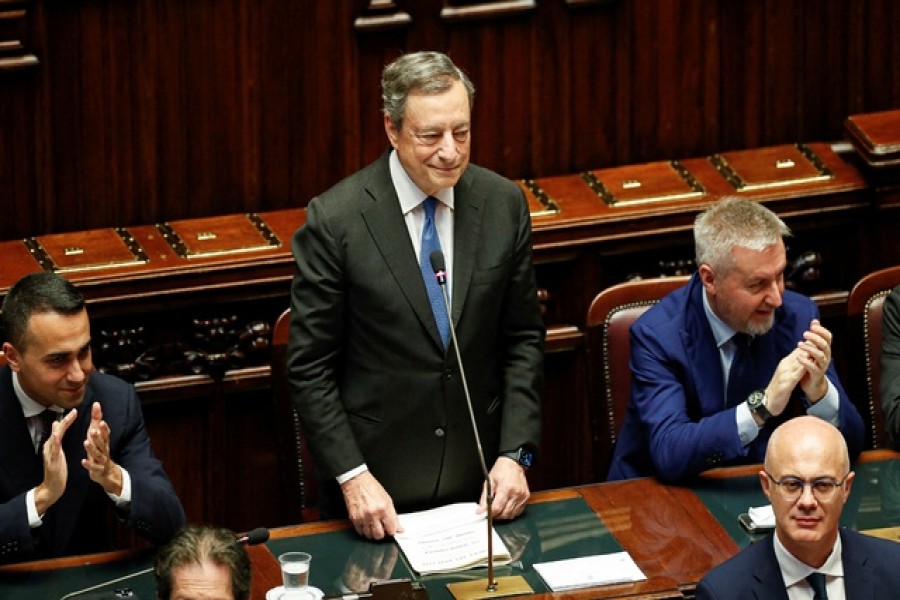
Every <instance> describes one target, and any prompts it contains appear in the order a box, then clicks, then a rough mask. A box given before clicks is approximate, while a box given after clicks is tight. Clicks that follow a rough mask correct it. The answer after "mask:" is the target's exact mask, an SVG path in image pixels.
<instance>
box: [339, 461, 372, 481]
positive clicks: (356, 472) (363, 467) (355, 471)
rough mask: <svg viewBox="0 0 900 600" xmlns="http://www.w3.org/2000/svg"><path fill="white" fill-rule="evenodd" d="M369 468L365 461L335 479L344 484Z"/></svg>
mask: <svg viewBox="0 0 900 600" xmlns="http://www.w3.org/2000/svg"><path fill="white" fill-rule="evenodd" d="M368 470H369V467H368V466H366V463H363V464H361V465H359V466H358V467H356V468H355V469H350V470H349V471H347V472H346V473H344V474H342V475H338V476H337V477H336V478H335V479H337V482H338V485H343V484H344V483H346V482H348V481H350V480H351V479H353V478H354V477H356V476H357V475H359V474H360V473H365V472H366V471H368Z"/></svg>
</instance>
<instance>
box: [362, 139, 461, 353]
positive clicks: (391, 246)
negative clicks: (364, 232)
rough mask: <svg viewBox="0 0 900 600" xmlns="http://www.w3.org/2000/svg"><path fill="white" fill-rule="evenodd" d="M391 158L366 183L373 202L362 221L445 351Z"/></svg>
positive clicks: (398, 283) (401, 286)
mask: <svg viewBox="0 0 900 600" xmlns="http://www.w3.org/2000/svg"><path fill="white" fill-rule="evenodd" d="M388 156H389V154H385V155H384V156H382V157H381V159H380V164H379V168H377V169H375V170H374V171H373V175H372V177H371V178H370V179H369V181H367V182H366V191H367V192H368V194H369V196H370V198H371V199H372V202H371V203H370V204H369V205H368V206H364V207H363V209H362V218H363V220H364V221H365V222H366V226H367V227H368V229H369V233H370V235H371V236H372V239H373V240H374V242H375V245H376V246H378V250H379V252H380V253H381V256H382V258H383V259H384V262H385V264H386V265H387V268H388V270H389V271H390V273H391V276H392V277H393V278H394V281H395V282H396V283H397V286H398V287H399V288H400V291H401V292H402V293H403V295H404V296H405V297H406V299H407V301H408V302H409V305H410V306H411V307H412V310H413V312H415V314H416V316H417V317H418V319H419V321H420V322H421V323H422V326H423V327H425V329H426V330H427V331H428V334H429V336H430V337H431V338H432V341H433V342H434V343H435V344H436V345H437V346H438V347H439V348H443V342H442V341H441V336H440V333H439V332H438V329H437V324H436V323H435V321H434V314H433V313H432V312H431V303H430V302H429V301H428V293H427V292H426V291H425V282H424V281H422V272H421V270H420V268H419V264H418V262H417V261H416V253H415V248H413V246H412V243H411V242H410V239H409V231H408V230H407V228H406V222H405V221H404V220H403V213H402V212H401V210H400V200H399V198H397V191H396V190H395V189H394V184H393V183H392V182H391V174H390V168H389V166H388ZM454 289H455V288H454Z"/></svg>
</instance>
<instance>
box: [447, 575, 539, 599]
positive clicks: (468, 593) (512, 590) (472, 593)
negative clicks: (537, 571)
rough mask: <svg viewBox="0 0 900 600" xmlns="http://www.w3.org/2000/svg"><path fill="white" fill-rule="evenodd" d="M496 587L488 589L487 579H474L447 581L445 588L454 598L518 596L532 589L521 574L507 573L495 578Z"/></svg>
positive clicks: (531, 591) (532, 591) (528, 592)
mask: <svg viewBox="0 0 900 600" xmlns="http://www.w3.org/2000/svg"><path fill="white" fill-rule="evenodd" d="M495 581H496V583H497V589H495V590H494V591H488V589H487V588H488V580H487V579H476V580H474V581H459V582H457V583H448V584H447V589H448V590H450V593H451V594H452V595H453V597H454V598H456V600H477V599H479V598H502V597H503V596H518V595H519V594H531V593H534V590H533V589H531V586H530V585H528V582H527V581H525V578H524V577H522V576H521V575H509V576H507V577H497V578H496V580H495Z"/></svg>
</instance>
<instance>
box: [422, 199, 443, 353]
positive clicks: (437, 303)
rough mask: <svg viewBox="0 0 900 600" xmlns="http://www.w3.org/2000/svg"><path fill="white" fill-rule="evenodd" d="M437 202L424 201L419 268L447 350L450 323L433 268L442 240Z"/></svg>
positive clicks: (433, 200)
mask: <svg viewBox="0 0 900 600" xmlns="http://www.w3.org/2000/svg"><path fill="white" fill-rule="evenodd" d="M437 202H438V201H437V199H436V198H433V197H431V196H429V197H428V198H425V200H424V201H422V208H424V209H425V226H424V227H423V228H422V248H421V252H420V253H419V263H420V264H419V266H420V267H421V269H422V278H423V279H424V280H425V289H426V290H427V291H428V300H429V301H430V302H431V312H433V313H434V320H435V322H436V323H437V327H438V331H439V332H440V334H441V341H442V342H443V343H444V348H445V349H446V348H447V344H448V341H449V340H450V321H449V320H448V318H447V309H446V308H445V306H444V295H443V293H442V292H441V286H440V285H439V284H438V282H437V277H435V276H434V269H432V268H431V253H432V252H434V251H435V250H440V249H441V240H440V239H438V235H437V228H436V227H435V225H434V211H435V209H436V208H437Z"/></svg>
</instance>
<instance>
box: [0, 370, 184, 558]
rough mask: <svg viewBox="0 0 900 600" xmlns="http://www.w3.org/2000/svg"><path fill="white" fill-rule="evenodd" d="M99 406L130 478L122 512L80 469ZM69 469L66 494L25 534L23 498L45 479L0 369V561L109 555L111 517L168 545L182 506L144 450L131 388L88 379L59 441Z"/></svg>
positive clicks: (7, 376) (108, 379)
mask: <svg viewBox="0 0 900 600" xmlns="http://www.w3.org/2000/svg"><path fill="white" fill-rule="evenodd" d="M94 402H99V403H100V405H101V407H102V408H103V419H104V420H105V421H106V422H107V423H108V424H109V428H110V454H111V456H112V458H113V460H114V461H115V462H116V463H118V464H119V465H120V466H121V467H122V468H123V469H125V470H127V471H128V473H129V475H130V476H131V495H132V498H131V505H130V508H129V510H128V511H125V512H122V511H118V510H116V509H115V505H114V503H113V502H112V500H110V498H109V496H107V494H106V492H104V491H103V488H101V487H100V486H99V485H97V484H96V483H94V482H92V481H91V480H90V477H88V473H87V471H86V470H85V469H84V467H82V466H81V459H82V458H84V447H83V446H82V443H83V442H84V439H85V436H86V434H87V429H88V426H89V425H90V421H91V410H90V407H91V405H92V404H93V403H94ZM63 451H64V452H65V454H66V462H67V463H68V466H69V478H68V482H67V484H66V491H65V492H64V493H63V495H62V497H60V499H59V500H58V501H57V502H56V504H54V505H53V506H51V507H50V509H49V510H48V511H47V514H46V515H44V519H43V524H42V525H41V526H40V527H37V528H35V529H31V528H30V527H29V526H28V514H27V510H26V508H25V494H26V493H27V492H28V490H30V489H31V488H33V487H35V486H36V485H38V484H39V483H40V482H41V481H42V480H43V477H44V474H43V464H42V461H41V457H39V456H38V455H37V454H36V453H35V451H34V444H33V442H32V440H31V436H30V435H29V434H28V425H27V423H26V421H25V417H24V415H23V414H22V407H21V405H20V404H19V401H18V399H17V398H16V396H15V393H14V392H13V387H12V372H11V371H10V368H9V366H4V367H2V368H0V562H14V561H22V560H34V559H41V558H51V557H56V556H66V555H72V554H83V553H87V552H100V551H105V550H111V549H113V539H112V538H113V535H112V534H113V531H111V528H110V525H111V519H110V517H111V516H112V514H111V513H115V516H116V517H118V518H119V519H120V520H122V521H124V523H125V524H126V525H127V526H129V527H133V528H134V529H135V530H137V532H138V533H140V534H141V535H142V536H143V537H145V538H147V539H149V540H150V541H152V542H155V543H163V542H166V541H168V540H169V539H170V538H171V537H172V535H173V534H174V533H175V531H176V530H177V529H178V528H179V527H181V526H182V525H184V523H185V515H184V509H182V507H181V502H180V501H179V500H178V497H177V496H176V494H175V490H174V489H173V488H172V484H171V482H170V481H169V478H168V477H167V476H166V474H165V472H164V471H163V468H162V464H161V463H160V462H159V460H157V459H156V458H155V457H154V455H153V451H152V449H151V448H150V439H149V438H148V437H147V431H146V430H145V429H144V419H143V416H142V414H141V406H140V402H139V401H138V398H137V394H136V393H135V390H134V387H133V386H131V385H129V384H128V383H126V382H124V381H122V380H121V379H118V378H116V377H112V376H109V375H104V374H103V373H97V372H95V373H92V374H91V376H90V379H89V380H88V385H87V390H86V392H85V397H84V402H83V404H82V405H81V406H79V407H78V417H77V418H76V420H75V422H74V423H72V425H71V426H70V427H69V430H68V431H67V432H66V435H65V436H64V437H63Z"/></svg>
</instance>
